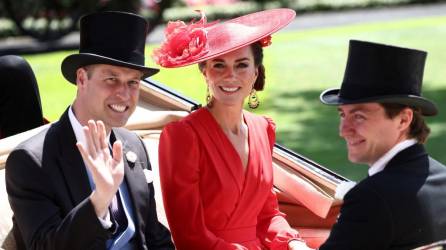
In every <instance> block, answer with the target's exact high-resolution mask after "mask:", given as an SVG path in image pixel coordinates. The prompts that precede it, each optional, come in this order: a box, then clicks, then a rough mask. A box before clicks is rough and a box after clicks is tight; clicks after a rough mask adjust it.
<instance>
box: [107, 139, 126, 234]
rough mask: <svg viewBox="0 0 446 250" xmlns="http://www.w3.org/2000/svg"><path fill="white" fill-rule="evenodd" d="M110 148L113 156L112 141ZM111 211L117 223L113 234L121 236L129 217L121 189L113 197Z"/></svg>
mask: <svg viewBox="0 0 446 250" xmlns="http://www.w3.org/2000/svg"><path fill="white" fill-rule="evenodd" d="M108 148H109V149H110V155H112V157H113V150H112V146H111V143H109V144H108ZM110 213H111V217H112V218H111V219H112V222H114V223H116V232H115V233H114V234H113V237H117V236H119V235H120V234H121V233H122V232H124V230H125V229H126V228H127V226H128V221H127V217H126V216H125V211H124V207H123V205H122V201H121V196H120V195H119V189H118V191H117V192H116V195H115V196H114V197H113V200H112V202H111V204H110Z"/></svg>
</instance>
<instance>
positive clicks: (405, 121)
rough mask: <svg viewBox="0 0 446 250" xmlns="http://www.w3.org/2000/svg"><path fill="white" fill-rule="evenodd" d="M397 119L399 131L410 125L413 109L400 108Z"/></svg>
mask: <svg viewBox="0 0 446 250" xmlns="http://www.w3.org/2000/svg"><path fill="white" fill-rule="evenodd" d="M398 117H399V121H400V124H399V126H400V129H401V131H403V130H406V129H408V128H409V127H410V124H411V123H412V120H413V110H412V109H411V108H408V107H406V108H404V109H403V110H401V112H400V114H399V115H398Z"/></svg>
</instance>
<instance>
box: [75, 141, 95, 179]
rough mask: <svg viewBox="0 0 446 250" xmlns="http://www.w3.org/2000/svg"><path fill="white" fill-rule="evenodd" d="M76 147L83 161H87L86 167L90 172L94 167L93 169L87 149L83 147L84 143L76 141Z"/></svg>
mask: <svg viewBox="0 0 446 250" xmlns="http://www.w3.org/2000/svg"><path fill="white" fill-rule="evenodd" d="M76 146H77V149H78V150H79V152H80V153H81V156H82V159H84V162H85V163H87V164H86V165H87V168H88V169H89V170H90V172H93V171H95V172H96V169H94V164H93V162H92V159H91V156H90V155H89V154H88V152H87V150H86V149H85V147H84V145H82V143H80V142H77V143H76Z"/></svg>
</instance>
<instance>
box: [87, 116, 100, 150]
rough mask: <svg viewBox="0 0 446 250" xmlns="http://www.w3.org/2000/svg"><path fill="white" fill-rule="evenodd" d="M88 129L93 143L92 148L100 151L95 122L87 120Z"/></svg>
mask: <svg viewBox="0 0 446 250" xmlns="http://www.w3.org/2000/svg"><path fill="white" fill-rule="evenodd" d="M88 127H89V128H90V132H91V135H92V139H93V143H94V148H95V150H96V152H97V151H99V150H101V143H100V142H99V131H98V127H97V126H96V122H95V121H94V120H89V121H88Z"/></svg>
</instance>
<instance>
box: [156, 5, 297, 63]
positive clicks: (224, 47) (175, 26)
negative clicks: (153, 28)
mask: <svg viewBox="0 0 446 250" xmlns="http://www.w3.org/2000/svg"><path fill="white" fill-rule="evenodd" d="M200 13H201V15H202V17H201V19H200V20H199V21H198V22H195V23H194V22H191V23H190V24H185V23H184V22H182V21H176V22H169V23H168V25H167V27H166V30H165V36H166V40H165V41H164V42H163V43H162V44H161V47H159V48H156V49H155V50H154V51H153V55H152V57H153V59H154V60H155V62H156V63H157V64H159V65H160V66H162V67H166V68H176V67H183V66H187V65H191V64H194V63H199V62H202V61H206V60H209V59H212V58H215V57H218V56H220V55H222V54H226V53H229V52H231V51H234V50H237V49H239V48H242V47H244V46H247V45H249V44H252V43H254V42H257V41H260V42H261V44H262V45H263V46H267V45H269V44H270V43H271V41H270V39H271V37H270V36H271V34H273V33H274V32H276V31H278V30H280V29H281V28H283V27H285V26H286V25H287V24H289V23H290V22H291V21H292V20H293V19H294V17H295V16H296V12H295V11H294V10H292V9H285V8H284V9H271V10H265V11H259V12H255V13H252V14H248V15H244V16H241V17H237V18H234V19H230V20H227V21H225V22H221V23H218V22H213V23H206V17H205V16H204V14H203V13H202V12H200Z"/></svg>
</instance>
